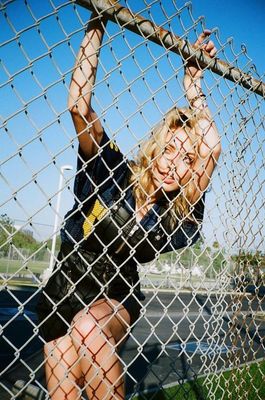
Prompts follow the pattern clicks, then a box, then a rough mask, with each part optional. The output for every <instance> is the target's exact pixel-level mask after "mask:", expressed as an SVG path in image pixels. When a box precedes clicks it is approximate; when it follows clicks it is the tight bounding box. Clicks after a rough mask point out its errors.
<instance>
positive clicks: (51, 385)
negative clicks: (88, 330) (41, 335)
mask: <svg viewBox="0 0 265 400" xmlns="http://www.w3.org/2000/svg"><path fill="white" fill-rule="evenodd" d="M44 353H45V359H46V363H45V372H46V380H47V388H48V391H49V395H50V398H51V400H78V399H79V398H80V393H81V390H80V389H79V386H78V385H79V384H80V382H81V381H82V376H83V375H82V371H81V368H80V365H79V363H78V354H77V353H76V350H75V347H74V346H73V343H72V340H71V337H70V336H64V337H61V338H58V339H56V340H53V341H51V342H49V343H47V344H46V345H45V346H44Z"/></svg>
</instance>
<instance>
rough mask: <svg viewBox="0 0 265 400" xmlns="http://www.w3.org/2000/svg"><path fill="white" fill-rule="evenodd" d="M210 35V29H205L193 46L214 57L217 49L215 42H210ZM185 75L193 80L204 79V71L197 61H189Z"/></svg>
mask: <svg viewBox="0 0 265 400" xmlns="http://www.w3.org/2000/svg"><path fill="white" fill-rule="evenodd" d="M210 35H211V31H210V30H209V29H205V30H204V31H203V32H202V33H201V34H200V36H199V37H198V39H197V40H196V42H195V43H194V45H193V46H194V47H195V48H199V49H202V50H204V51H205V52H206V53H207V54H208V56H210V57H214V56H215V54H216V52H217V49H216V47H215V44H214V42H213V41H212V40H208V38H209V36H210ZM185 73H186V74H187V75H188V76H189V77H190V78H192V79H193V80H197V79H200V78H201V77H202V74H203V71H202V70H201V68H200V66H199V65H198V63H197V62H196V61H195V62H194V61H187V64H186V65H185Z"/></svg>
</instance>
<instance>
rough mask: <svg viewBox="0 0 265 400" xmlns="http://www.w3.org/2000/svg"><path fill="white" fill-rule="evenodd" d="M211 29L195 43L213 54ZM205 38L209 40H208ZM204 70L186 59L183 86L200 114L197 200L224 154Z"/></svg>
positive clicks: (192, 104)
mask: <svg viewBox="0 0 265 400" xmlns="http://www.w3.org/2000/svg"><path fill="white" fill-rule="evenodd" d="M210 34H211V32H210V31H209V30H205V31H204V32H203V33H202V34H201V35H200V36H199V38H198V40H197V41H196V43H195V46H197V47H200V48H202V49H203V50H205V51H206V52H207V53H208V54H209V55H210V56H211V57H214V55H215V54H216V48H215V46H214V43H213V42H212V41H207V38H208V37H209V35H210ZM205 40H206V43H205ZM202 75H203V72H202V70H201V69H200V67H199V66H198V65H197V64H195V63H192V62H187V64H186V66H185V74H184V81H183V85H184V89H185V93H186V98H187V100H188V102H189V104H190V107H191V109H192V110H193V112H194V113H195V114H197V116H198V124H197V128H196V133H197V134H198V135H199V136H200V143H199V157H198V158H197V160H196V161H195V162H194V165H193V168H192V169H193V171H194V185H195V188H194V189H195V190H194V197H193V198H192V203H195V202H196V201H197V200H198V199H199V198H200V197H201V195H202V194H203V192H204V191H205V190H206V189H207V186H208V185H209V182H210V180H211V176H212V173H213V170H214V168H215V165H216V163H217V161H218V158H219V156H220V153H221V143H220V137H219V134H218V131H217V128H216V125H215V123H214V120H213V118H212V116H211V112H210V110H209V107H208V104H207V101H206V96H205V95H204V93H203V92H202V86H201V79H202Z"/></svg>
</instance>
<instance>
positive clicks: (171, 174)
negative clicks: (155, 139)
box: [152, 128, 197, 192]
mask: <svg viewBox="0 0 265 400" xmlns="http://www.w3.org/2000/svg"><path fill="white" fill-rule="evenodd" d="M160 151H161V154H160V155H158V156H157V157H156V159H155V160H154V164H153V168H152V172H153V181H154V185H155V189H164V191H165V192H173V191H175V190H177V189H179V188H180V187H181V186H183V185H185V184H186V183H187V182H188V181H189V180H190V179H191V176H192V172H193V168H192V166H193V163H194V161H195V159H196V157H197V156H196V151H195V145H194V144H192V142H191V140H190V138H189V136H188V134H187V132H186V131H185V128H177V129H175V130H172V129H171V130H169V131H168V133H167V136H166V142H165V148H164V149H161V150H160Z"/></svg>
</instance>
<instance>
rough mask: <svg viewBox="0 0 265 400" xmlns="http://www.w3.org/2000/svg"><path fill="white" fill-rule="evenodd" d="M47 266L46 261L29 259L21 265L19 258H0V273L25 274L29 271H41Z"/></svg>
mask: <svg viewBox="0 0 265 400" xmlns="http://www.w3.org/2000/svg"><path fill="white" fill-rule="evenodd" d="M48 266H49V262H48V261H33V260H32V261H29V262H28V263H27V264H26V265H23V262H22V261H21V260H7V259H6V258H2V259H0V273H1V274H6V273H8V274H21V275H25V274H28V273H30V271H32V272H34V273H42V271H43V270H44V269H45V268H47V267H48Z"/></svg>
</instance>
